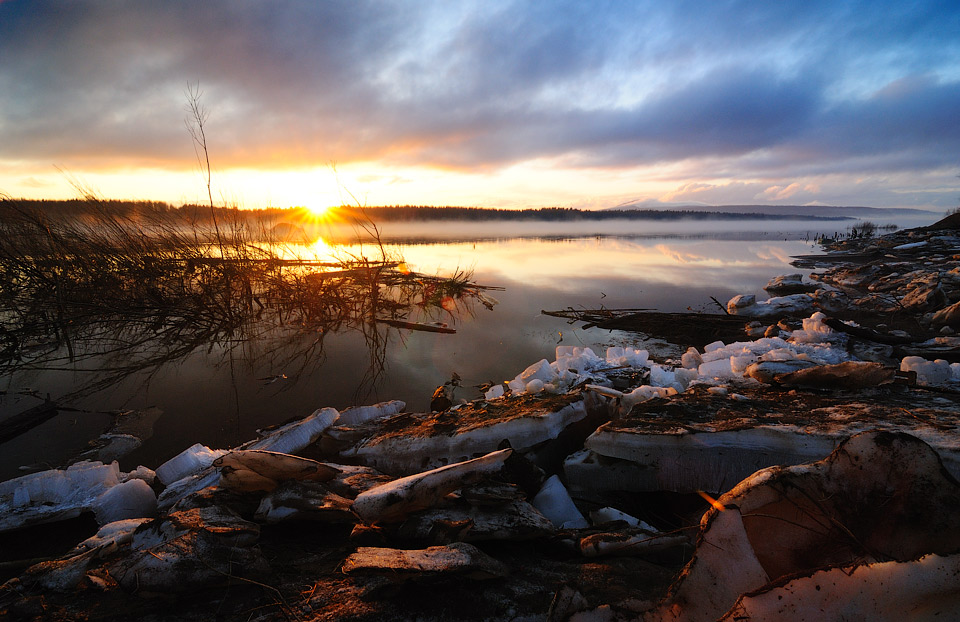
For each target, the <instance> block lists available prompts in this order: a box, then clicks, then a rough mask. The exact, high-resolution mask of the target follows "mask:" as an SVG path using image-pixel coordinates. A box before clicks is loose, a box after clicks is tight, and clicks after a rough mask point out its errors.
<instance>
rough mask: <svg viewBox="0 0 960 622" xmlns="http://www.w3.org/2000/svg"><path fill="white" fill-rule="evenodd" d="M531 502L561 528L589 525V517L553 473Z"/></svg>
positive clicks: (576, 527) (578, 527)
mask: <svg viewBox="0 0 960 622" xmlns="http://www.w3.org/2000/svg"><path fill="white" fill-rule="evenodd" d="M531 503H532V504H533V507H535V508H537V510H539V511H540V512H541V513H542V514H543V515H544V516H546V517H547V518H548V519H550V522H551V523H553V524H554V526H556V527H558V528H560V529H582V528H584V527H587V526H589V523H588V522H587V519H586V518H584V517H583V514H581V513H580V510H579V509H577V506H576V505H574V503H573V499H571V498H570V493H568V492H567V489H566V488H565V487H564V485H563V482H561V481H560V478H559V477H557V476H556V475H551V476H550V477H549V478H548V479H547V481H545V482H544V483H543V486H542V487H541V488H540V492H538V493H537V494H536V496H534V498H533V499H532V500H531Z"/></svg>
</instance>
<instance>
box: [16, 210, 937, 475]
mask: <svg viewBox="0 0 960 622" xmlns="http://www.w3.org/2000/svg"><path fill="white" fill-rule="evenodd" d="M904 224H906V225H908V226H916V225H919V224H928V223H904ZM846 226H847V225H846V223H834V222H815V223H811V222H802V221H777V222H773V223H771V222H770V221H758V222H751V221H737V222H734V223H731V222H722V223H720V222H717V223H711V222H709V221H706V222H705V221H697V222H691V223H684V222H673V223H662V222H661V223H656V227H657V228H656V229H654V228H653V227H652V226H650V225H647V224H645V223H642V222H636V221H633V222H630V223H609V222H601V223H547V224H544V225H541V224H540V223H536V224H532V223H482V225H476V224H473V223H471V224H463V223H443V225H442V226H440V227H438V228H436V229H428V228H427V227H423V226H422V227H412V228H411V226H410V225H404V226H399V225H398V226H395V227H392V226H391V224H390V223H387V225H386V226H384V227H383V233H384V239H385V240H386V241H387V246H386V250H387V252H388V254H389V255H391V256H394V257H398V258H399V257H402V259H403V261H404V262H405V263H406V265H407V266H408V267H409V268H410V269H411V270H413V271H415V272H420V273H424V274H431V275H432V274H441V275H442V274H449V273H451V272H453V271H455V270H458V269H460V270H468V271H470V272H472V274H473V280H474V281H475V282H477V283H479V284H483V285H489V286H496V287H499V288H503V289H502V291H490V292H489V294H490V295H492V296H493V297H495V298H496V299H497V301H498V304H496V305H495V306H494V307H493V309H492V310H489V309H487V308H486V307H485V306H483V305H482V304H479V303H476V302H474V303H473V304H466V303H461V304H460V305H458V308H455V309H451V310H450V311H444V312H441V313H442V315H440V316H437V317H435V318H431V319H436V320H438V321H442V322H444V323H446V324H447V325H448V326H449V327H450V328H453V329H455V330H456V331H457V332H456V334H436V333H428V332H419V331H410V330H406V329H397V328H389V327H385V326H384V327H381V328H380V329H379V330H377V331H376V332H375V333H374V334H368V335H366V336H365V335H363V334H360V333H359V332H356V331H353V332H344V333H329V334H325V335H323V341H322V348H321V347H320V346H319V343H318V342H319V340H318V335H317V334H315V333H313V334H311V333H309V332H302V331H301V332H296V331H294V332H293V333H292V334H291V332H290V331H276V332H274V331H266V332H264V333H263V334H262V335H260V336H259V337H258V338H256V339H251V340H249V341H247V342H244V343H233V344H229V345H230V346H232V347H226V346H225V344H212V345H209V346H207V347H204V348H200V349H198V350H196V351H194V352H193V353H191V354H190V355H188V356H185V357H183V358H181V359H178V360H173V361H170V362H168V363H166V364H164V365H162V366H159V367H157V368H153V369H146V370H143V371H142V372H139V373H135V374H132V375H128V376H126V377H124V378H122V379H120V380H119V381H117V382H115V383H113V384H111V385H110V386H106V387H105V388H102V389H101V390H98V391H97V392H95V393H92V394H90V395H87V396H85V397H82V398H79V399H76V400H72V401H71V403H70V404H69V406H71V407H72V408H73V409H74V410H69V411H67V410H61V412H60V413H59V414H58V415H57V416H56V417H54V418H53V419H51V420H50V421H48V422H46V423H44V424H42V425H40V426H38V427H36V428H34V429H32V430H31V431H29V432H28V433H26V434H24V435H22V436H19V437H18V438H16V439H14V440H12V441H10V442H7V443H5V444H4V451H3V452H2V457H0V478H3V479H6V478H9V477H13V476H16V475H18V474H20V473H21V471H18V467H20V466H21V465H42V464H49V463H54V462H56V461H58V460H62V459H63V458H64V457H65V456H67V455H70V454H71V453H74V452H76V451H78V450H80V449H82V448H83V447H84V446H85V444H86V442H87V440H88V439H90V438H95V437H96V436H97V435H98V434H99V433H100V431H101V430H102V429H103V428H104V427H105V426H107V425H108V424H109V422H110V421H111V415H110V414H109V412H110V411H118V410H140V411H147V412H148V413H151V415H150V416H149V417H146V418H145V422H144V425H145V426H146V428H149V426H150V424H152V435H149V437H148V438H146V440H145V441H144V443H143V445H142V446H141V447H140V448H138V449H136V450H135V451H134V452H133V453H131V454H129V455H128V456H127V457H125V458H124V459H122V460H121V466H122V467H123V468H132V467H133V466H136V465H137V464H144V465H146V466H149V467H156V466H157V465H158V464H160V463H161V462H163V461H164V460H165V459H167V458H169V457H171V456H172V455H174V454H176V453H177V452H179V451H180V450H182V449H184V448H186V447H187V446H189V445H191V444H193V443H196V442H199V443H203V444H205V445H208V446H211V447H230V446H233V445H236V444H238V443H240V442H242V441H244V440H247V439H249V438H251V437H253V436H254V435H255V431H256V429H257V428H261V427H264V426H267V425H271V424H276V423H280V422H283V421H286V420H288V419H290V418H293V417H302V416H306V415H308V414H310V413H311V412H313V411H314V410H315V409H317V408H319V407H323V406H332V407H335V408H338V409H342V408H344V407H347V406H350V405H355V404H368V403H373V402H376V401H382V400H387V399H400V400H403V401H405V402H406V403H407V409H408V410H411V411H420V410H425V409H427V408H428V407H429V403H430V398H431V395H432V393H433V391H434V389H435V388H436V387H437V386H438V385H440V384H443V383H444V382H445V381H446V380H448V379H450V377H451V375H452V374H453V373H457V374H459V376H460V377H461V378H462V387H461V388H460V389H458V391H457V397H462V398H464V399H473V398H476V397H479V396H480V392H479V391H478V390H477V389H476V388H475V385H479V384H481V383H483V382H501V381H503V380H506V379H510V378H513V377H514V376H515V375H516V374H517V373H518V372H519V371H521V370H523V369H524V368H525V367H526V366H527V365H529V364H530V363H533V362H536V361H538V360H540V359H541V358H546V359H548V360H553V358H554V348H555V347H556V346H557V345H561V344H562V345H576V346H581V345H583V346H590V347H593V348H594V349H595V350H596V351H598V352H601V353H602V350H603V349H604V348H605V347H606V346H607V345H632V346H634V347H637V346H641V347H648V346H650V345H651V344H650V343H649V342H645V341H644V339H643V337H642V336H640V335H636V334H628V333H620V332H617V331H607V330H602V329H597V328H592V329H587V330H585V329H583V328H581V325H579V324H569V323H567V322H566V321H565V320H563V319H559V318H554V317H549V316H545V315H541V313H540V311H541V310H543V309H545V310H559V309H567V308H570V307H572V308H574V309H578V308H584V309H599V308H607V309H617V308H650V309H657V310H660V311H667V312H670V311H686V310H694V311H704V312H710V313H716V312H719V311H720V310H719V308H718V307H717V305H716V304H715V303H714V302H713V301H712V298H716V299H717V300H719V301H721V302H726V301H727V300H728V299H729V298H731V297H732V296H734V295H736V294H740V293H754V294H757V295H758V296H759V297H764V292H763V291H762V287H763V285H764V284H766V282H767V280H768V279H769V278H770V277H772V276H775V275H778V274H784V273H793V272H802V271H800V270H797V269H795V268H793V267H792V266H790V265H789V262H790V257H791V256H793V255H800V254H809V253H811V252H816V251H817V249H818V248H819V247H818V246H817V245H816V244H815V243H814V241H813V240H814V238H815V237H816V235H817V234H818V233H824V234H828V235H829V234H832V233H833V232H834V231H835V230H837V229H840V230H842V229H843V228H845V227H846ZM765 228H770V229H771V230H769V231H765V230H764V229H765ZM371 250H372V249H371V247H370V245H365V246H364V247H363V248H360V247H357V246H354V245H349V244H346V245H344V244H340V245H338V244H335V243H332V242H322V241H321V242H318V243H316V244H314V245H311V246H306V247H303V248H300V249H298V251H297V252H298V253H301V254H318V255H324V254H329V253H333V254H335V255H337V254H339V255H343V254H355V255H356V254H361V253H362V254H369V253H370V252H371ZM87 367H89V365H87ZM96 376H97V372H96V371H76V370H74V369H70V368H64V369H61V370H58V371H44V372H32V373H26V372H24V373H17V374H14V375H12V376H9V377H6V378H4V385H3V386H2V387H0V388H2V389H3V390H5V391H6V393H5V395H4V396H3V397H2V400H0V405H2V413H0V416H3V417H8V416H10V415H11V414H14V413H17V412H21V411H23V410H25V409H27V408H29V407H30V406H33V405H34V404H36V403H37V400H36V399H35V398H33V397H27V396H24V395H23V393H25V392H31V393H33V394H35V395H46V394H49V395H50V397H51V398H53V399H55V400H56V399H58V398H60V397H61V396H63V395H65V394H67V393H69V392H71V391H72V390H74V389H75V388H76V387H77V386H80V385H82V384H83V383H87V382H90V381H91V379H93V378H96ZM141 433H143V434H144V435H147V433H144V432H141Z"/></svg>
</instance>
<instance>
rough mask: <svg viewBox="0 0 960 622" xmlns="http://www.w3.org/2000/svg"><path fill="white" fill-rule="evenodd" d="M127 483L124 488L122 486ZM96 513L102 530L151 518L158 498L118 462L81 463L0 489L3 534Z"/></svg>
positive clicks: (31, 475) (148, 487) (37, 474)
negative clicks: (108, 525)
mask: <svg viewBox="0 0 960 622" xmlns="http://www.w3.org/2000/svg"><path fill="white" fill-rule="evenodd" d="M121 480H122V483H121ZM88 511H93V512H94V513H95V515H96V517H97V520H98V522H100V524H105V523H108V522H112V521H113V520H116V519H120V518H137V517H144V516H151V515H153V513H154V512H155V511H156V496H155V495H154V493H153V490H152V489H151V488H150V486H149V485H148V484H147V483H146V482H145V481H143V480H142V479H138V478H136V477H131V476H130V475H128V474H121V472H120V468H119V467H118V466H117V463H116V462H112V463H111V464H106V465H105V464H102V463H100V462H78V463H77V464H74V465H71V466H70V467H68V468H67V469H65V470H50V471H41V472H40V473H32V474H30V475H24V476H23V477H18V478H16V479H12V480H8V481H6V482H2V483H0V531H8V530H12V529H18V528H20V527H23V526H25V525H31V524H36V523H48V522H53V521H59V520H65V519H68V518H74V517H76V516H79V515H80V514H81V513H82V512H88Z"/></svg>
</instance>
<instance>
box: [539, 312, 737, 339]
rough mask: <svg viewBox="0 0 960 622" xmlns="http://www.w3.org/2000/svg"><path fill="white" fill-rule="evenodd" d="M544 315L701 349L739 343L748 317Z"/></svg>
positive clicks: (642, 313)
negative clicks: (720, 344) (713, 345)
mask: <svg viewBox="0 0 960 622" xmlns="http://www.w3.org/2000/svg"><path fill="white" fill-rule="evenodd" d="M540 313H542V314H543V315H549V316H552V317H559V318H564V319H567V320H569V321H570V322H571V323H573V322H578V321H579V322H586V324H585V325H584V327H583V328H593V327H597V328H605V329H608V330H624V331H629V332H634V333H643V334H645V335H648V336H651V337H657V338H660V339H665V340H667V341H669V342H672V343H675V344H677V345H679V346H695V347H697V348H703V346H705V345H706V344H708V343H712V342H714V341H717V340H720V341H723V342H725V343H729V342H732V341H742V340H743V339H744V338H745V337H746V333H745V331H744V326H745V324H746V322H747V321H749V319H750V318H744V317H741V316H736V315H718V314H714V313H664V312H661V311H652V310H649V309H573V308H569V309H565V310H562V311H540Z"/></svg>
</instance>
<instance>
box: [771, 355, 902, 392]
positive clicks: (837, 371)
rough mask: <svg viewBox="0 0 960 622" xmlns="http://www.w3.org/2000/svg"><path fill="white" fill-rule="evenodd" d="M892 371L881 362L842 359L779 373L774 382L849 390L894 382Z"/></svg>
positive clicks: (786, 384) (791, 385) (794, 385)
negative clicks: (838, 361)
mask: <svg viewBox="0 0 960 622" xmlns="http://www.w3.org/2000/svg"><path fill="white" fill-rule="evenodd" d="M894 373H895V372H894V370H893V369H890V368H888V367H885V366H884V365H883V364H881V363H872V362H869V361H844V362H843V363H837V364H835V365H817V366H814V367H808V368H806V369H798V370H797V371H793V372H790V373H785V374H778V375H777V376H776V377H775V381H776V382H778V383H780V384H782V385H783V386H787V387H812V388H818V389H843V390H847V391H852V390H857V389H865V388H867V387H876V386H880V385H881V384H889V383H891V382H893V377H894Z"/></svg>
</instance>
